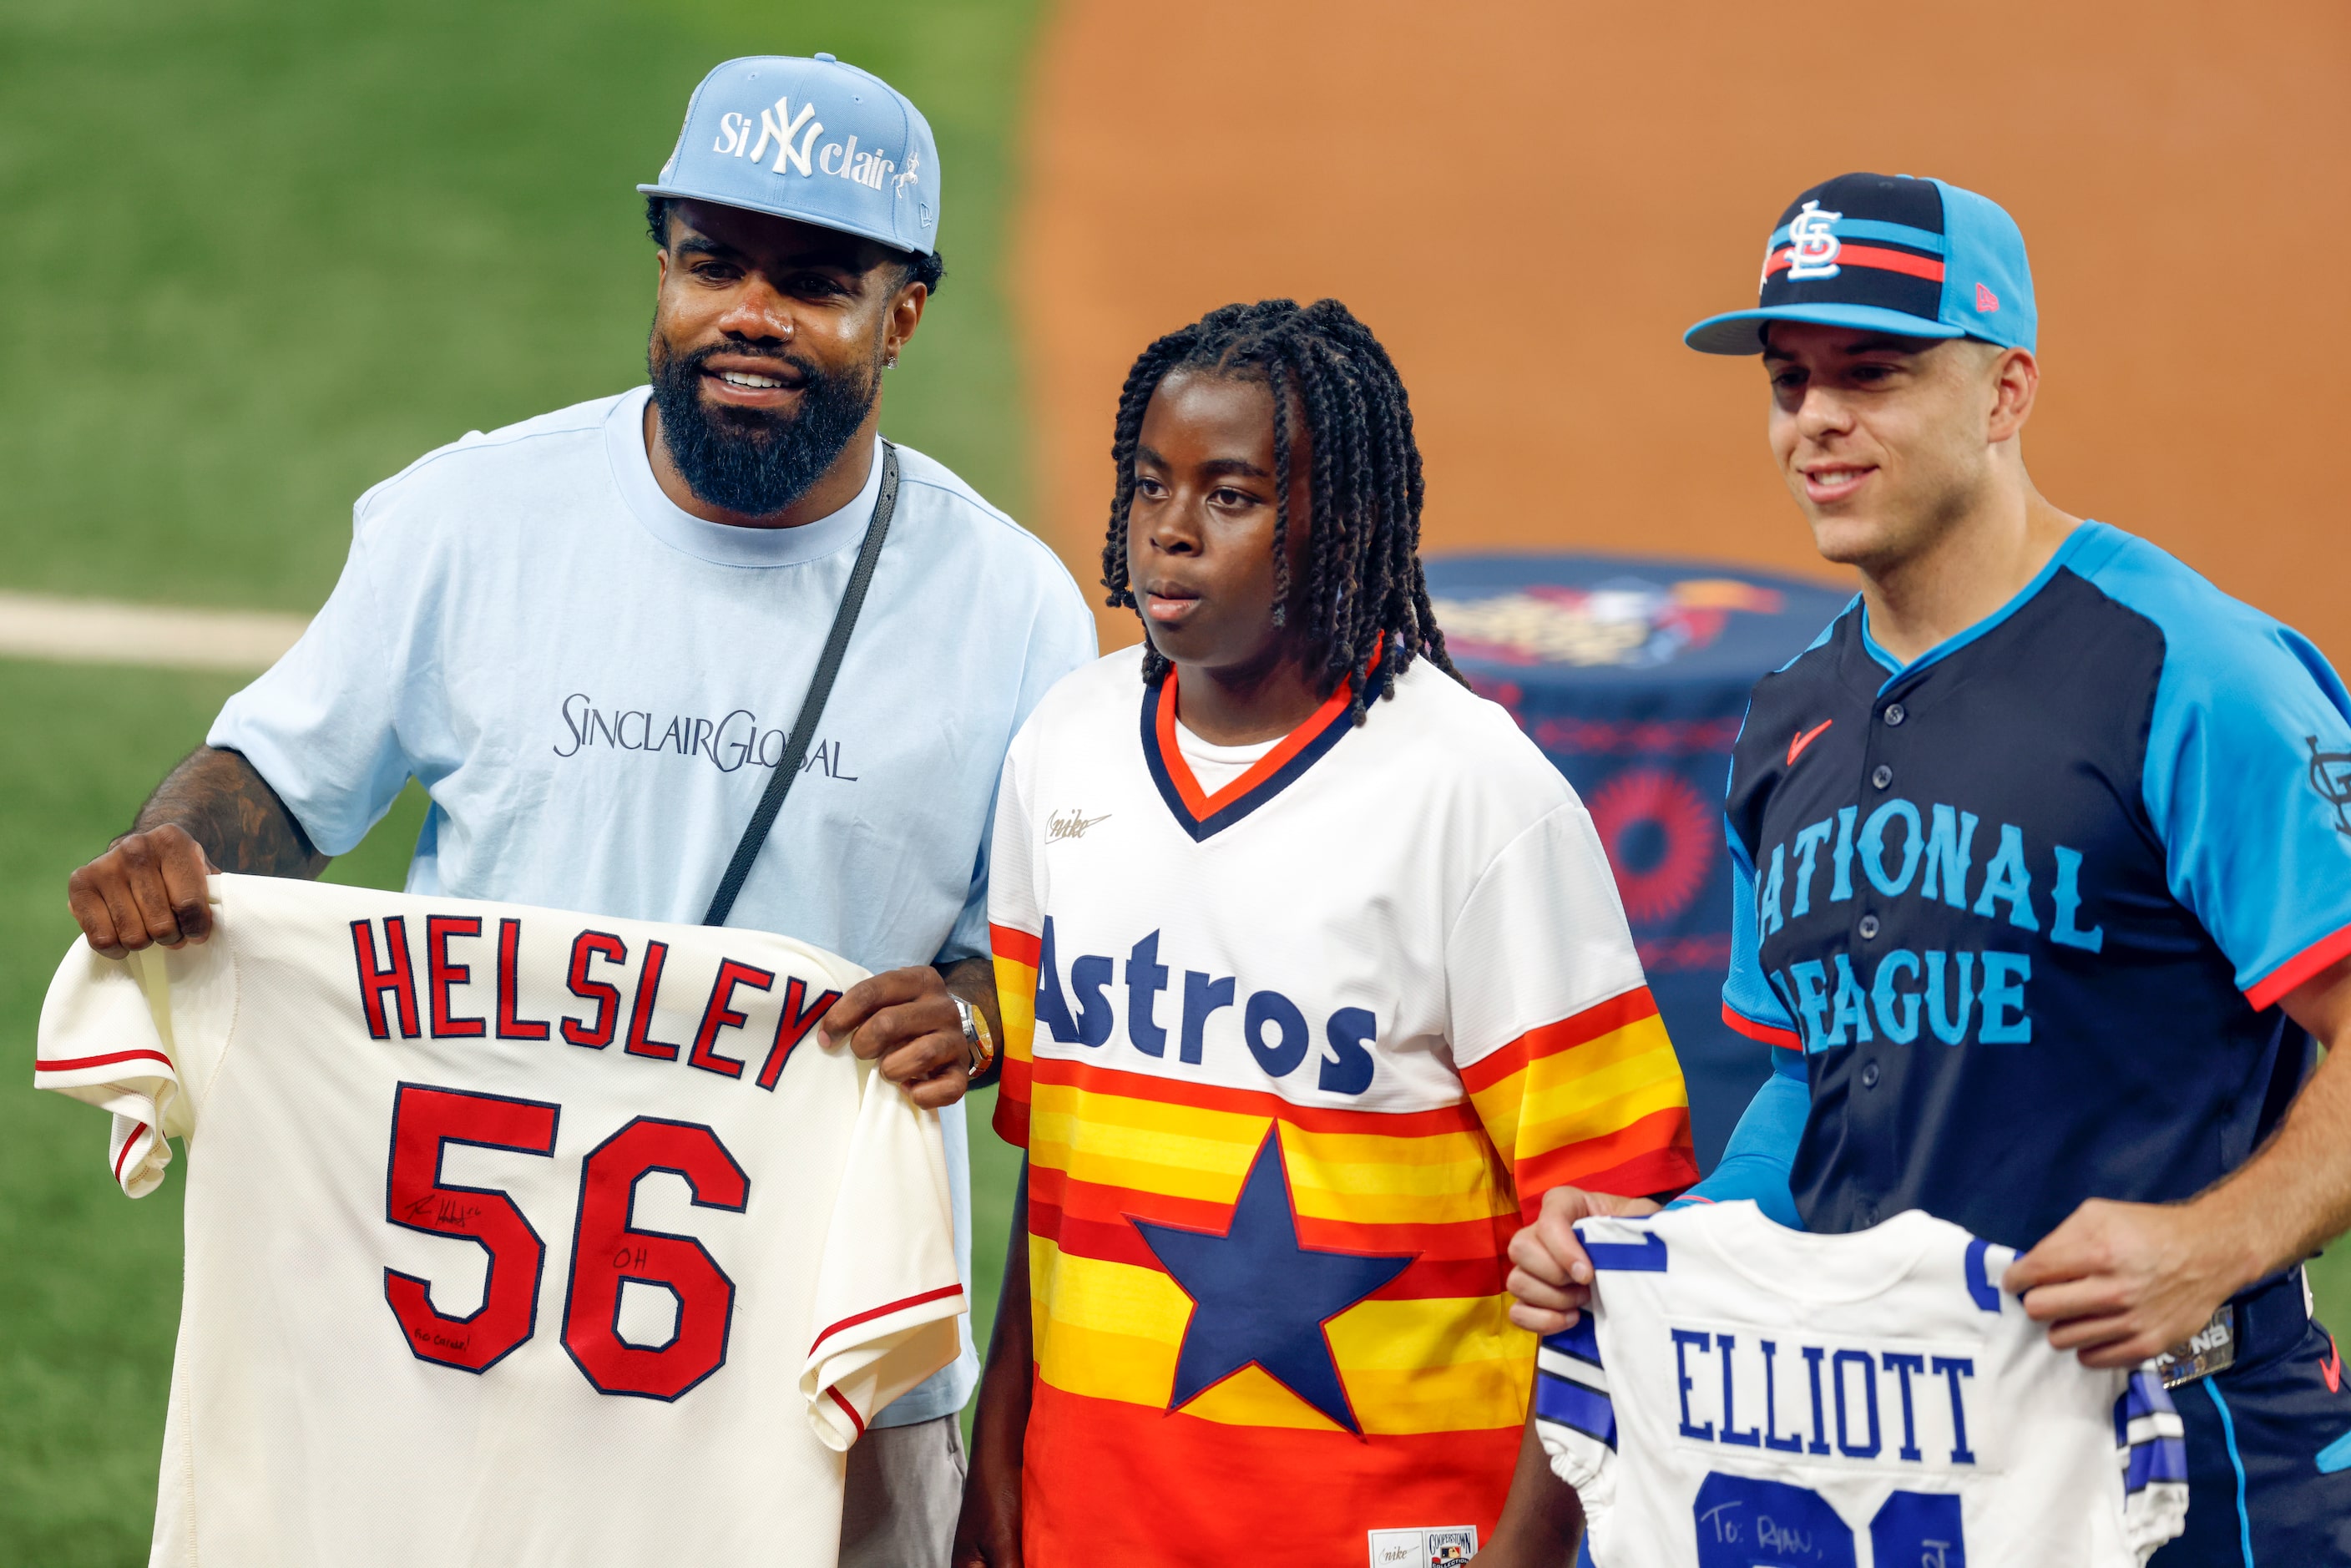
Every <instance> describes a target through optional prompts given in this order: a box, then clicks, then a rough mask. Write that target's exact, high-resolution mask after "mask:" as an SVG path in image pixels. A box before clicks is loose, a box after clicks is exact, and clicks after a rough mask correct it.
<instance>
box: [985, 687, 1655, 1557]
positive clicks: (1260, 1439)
mask: <svg viewBox="0 0 2351 1568" xmlns="http://www.w3.org/2000/svg"><path fill="white" fill-rule="evenodd" d="M1140 663H1141V653H1140V650H1139V649H1132V648H1131V649H1128V650H1126V651H1124V652H1123V653H1115V654H1113V655H1111V656H1110V657H1109V658H1106V659H1104V660H1102V661H1101V662H1100V663H1099V664H1095V665H1093V666H1092V667H1091V668H1089V669H1085V670H1081V671H1079V672H1078V673H1077V674H1073V675H1071V676H1070V677H1069V678H1067V679H1066V680H1064V681H1063V682H1062V683H1061V685H1059V686H1057V687H1056V688H1054V690H1053V691H1052V693H1051V694H1050V695H1048V696H1047V697H1046V699H1045V701H1044V703H1043V704H1042V705H1041V706H1040V707H1039V708H1038V710H1037V712H1036V714H1035V715H1034V716H1032V718H1031V719H1030V720H1029V724H1028V726H1027V727H1025V728H1024V729H1023V730H1022V732H1021V734H1020V736H1019V738H1018V739H1017V740H1016V741H1015V742H1014V743H1013V747H1012V750H1011V754H1010V756H1009V758H1008V760H1007V762H1006V765H1005V774H1004V785H1003V789H1002V793H1001V796H1000V800H999V805H998V817H997V829H996V845H995V852H994V866H993V870H992V882H991V886H990V895H989V920H990V923H991V925H992V927H993V933H992V934H993V940H994V945H995V952H996V965H997V980H998V990H999V993H1000V995H1001V997H1002V998H1003V1002H1004V1015H1005V1017H1004V1022H1005V1037H1006V1038H1005V1041H1004V1048H1005V1067H1004V1082H1003V1090H1002V1093H1001V1097H1000V1099H999V1101H998V1106H997V1113H996V1125H997V1129H998V1132H1000V1133H1001V1134H1003V1135H1004V1136H1005V1137H1006V1138H1008V1139H1009V1140H1010V1141H1012V1142H1013V1143H1015V1144H1017V1145H1021V1146H1022V1147H1024V1148H1026V1149H1027V1150H1028V1151H1029V1183H1028V1204H1029V1207H1028V1227H1029V1237H1028V1243H1029V1285H1030V1291H1031V1297H1032V1310H1033V1322H1034V1329H1035V1352H1036V1369H1037V1370H1036V1381H1035V1386H1034V1403H1033V1405H1032V1407H1031V1412H1030V1416H1029V1431H1028V1445H1027V1451H1026V1469H1025V1477H1026V1483H1027V1484H1026V1496H1025V1498H1024V1500H1023V1520H1022V1529H1023V1533H1024V1549H1025V1552H1026V1561H1028V1562H1029V1563H1030V1564H1031V1565H1032V1568H1056V1565H1059V1564H1065V1563H1107V1562H1118V1563H1194V1562H1203V1561H1223V1560H1231V1561H1241V1560H1250V1561H1270V1562H1280V1563H1301V1564H1306V1563H1344V1564H1347V1565H1348V1568H1355V1565H1356V1564H1360V1563H1364V1561H1365V1560H1366V1555H1365V1554H1366V1552H1367V1550H1369V1551H1370V1552H1374V1553H1375V1554H1376V1553H1378V1552H1382V1551H1386V1552H1391V1553H1393V1554H1394V1555H1393V1557H1392V1560H1394V1561H1398V1562H1408V1561H1411V1560H1412V1555H1411V1554H1412V1553H1413V1552H1419V1553H1420V1554H1421V1556H1422V1559H1423V1560H1426V1559H1427V1558H1428V1557H1429V1556H1432V1555H1435V1556H1440V1557H1441V1556H1442V1555H1443V1553H1444V1552H1448V1551H1454V1550H1456V1549H1461V1550H1468V1551H1474V1550H1475V1549H1476V1547H1477V1545H1478V1544H1479V1542H1482V1541H1483V1540H1485V1539H1486V1538H1487V1537H1489V1535H1490V1533H1491V1531H1492V1528H1493V1523H1494V1521H1495V1519H1496V1517H1497V1515H1498V1514H1499V1511H1500V1508H1501V1502H1502V1498H1503V1494H1504V1492H1505V1491H1506V1490H1507V1489H1508V1487H1509V1483H1510V1473H1511V1469H1512V1465H1513V1464H1514V1462H1515V1459H1516V1457H1517V1453H1518V1448H1519V1443H1520V1431H1521V1428H1522V1424H1523V1422H1524V1419H1525V1413H1526V1409H1527V1398H1528V1393H1529V1388H1530V1385H1531V1379H1532V1375H1533V1368H1534V1362H1533V1353H1534V1343H1533V1340H1532V1338H1531V1336H1530V1335H1527V1334H1525V1333H1522V1332H1520V1331H1519V1330H1517V1329H1515V1328H1513V1327H1511V1325H1510V1322H1509V1316H1508V1308H1509V1298H1508V1296H1507V1295H1506V1293H1505V1291H1504V1287H1503V1281H1504V1277H1505V1275H1506V1273H1507V1272H1508V1269H1507V1265H1506V1263H1505V1261H1504V1248H1505V1246H1506V1245H1507V1243H1508V1241H1509V1239H1510V1235H1511V1233H1512V1232H1513V1231H1514V1230H1515V1229H1516V1228H1518V1226H1519V1225H1520V1222H1521V1217H1522V1215H1524V1214H1528V1213H1531V1212H1532V1210H1533V1208H1534V1207H1535V1204H1536V1202H1537V1200H1538V1198H1539V1197H1540V1195H1541V1192H1542V1191H1543V1190H1544V1189H1545V1188H1548V1187H1551V1186H1557V1185H1559V1184H1561V1183H1575V1184H1578V1185H1581V1186H1590V1187H1594V1188H1599V1189H1602V1190H1606V1191H1611V1192H1619V1193H1633V1194H1638V1193H1649V1192H1655V1191H1658V1190H1660V1189H1664V1188H1668V1187H1675V1186H1681V1185H1683V1184H1685V1183H1687V1181H1689V1180H1690V1179H1691V1176H1692V1174H1693V1169H1692V1165H1691V1158H1690V1152H1689V1134H1688V1114H1687V1106H1686V1102H1685V1099H1684V1095H1683V1088H1682V1079H1681V1071H1680V1069H1679V1067H1678V1065H1677V1062H1676V1061H1675V1059H1674V1053H1673V1049H1672V1047H1671V1045H1670V1044H1669V1043H1668V1042H1667V1038H1666V1033H1665V1030H1664V1029H1663V1027H1662V1026H1661V1025H1660V1023H1659V1021H1658V1019H1657V1016H1656V1006H1655V1004H1654V1003H1653V1002H1652V1001H1651V1000H1650V998H1649V994H1648V991H1647V989H1646V986H1645V985H1644V983H1643V979H1642V975H1641V969H1640V965H1639V961H1638V960H1637V958H1636V957H1635V954H1634V950H1633V944H1632V940H1631V937H1630V936H1629V934H1628V932H1627V930H1626V928H1625V917H1624V914H1623V911H1622V909H1621V908H1620V907H1619V905H1618V903H1617V899H1616V893H1615V888H1614V883H1613V882H1612V881H1611V879H1610V875H1609V870H1608V865H1607V862H1606V860H1605V858H1604V855H1603V853H1602V851H1601V847H1600V843H1599V841H1598V839H1597V837H1596V836H1595V835H1594V833H1593V828H1592V823H1591V819H1590V818H1589V817H1588V816H1587V815H1586V814H1585V812H1584V810H1583V806H1582V804H1581V803H1579V802H1578V801H1577V800H1576V799H1575V796H1574V794H1573V791H1572V790H1571V789H1569V788H1568V787H1567V785H1566V783H1565V781H1564V780H1562V779H1561V778H1560V777H1559V775H1558V773H1557V772H1556V770H1554V769H1553V768H1551V767H1550V766H1549V764H1547V763H1546V762H1545V761H1544V759H1543V758H1542V756H1541V753H1539V752H1538V751H1537V750H1536V749H1535V748H1534V747H1533V746H1532V745H1531V743H1529V742H1528V741H1527V740H1526V739H1525V738H1524V737H1522V736H1520V734H1519V732H1518V731H1517V729H1516V728H1515V727H1513V726H1512V724H1511V722H1510V718H1509V716H1507V715H1506V714H1505V713H1504V712H1503V711H1502V710H1501V709H1500V708H1499V707H1496V706H1493V705H1492V704H1489V703H1487V702H1484V701H1482V700H1481V699H1479V698H1478V697H1475V696H1473V695H1470V693H1468V691H1467V690H1465V689H1464V688H1462V687H1461V686H1460V685H1458V684H1456V683H1455V682H1454V681H1453V680H1451V679H1450V678H1449V677H1447V675H1446V674H1444V673H1443V672H1442V671H1440V670H1437V669H1436V668H1434V667H1432V666H1430V665H1428V664H1425V663H1416V664H1414V665H1413V666H1412V668H1411V669H1410V670H1409V671H1408V672H1407V673H1406V674H1405V675H1404V676H1403V677H1402V678H1401V679H1400V680H1399V682H1398V683H1397V690H1396V695H1395V697H1394V698H1393V700H1390V701H1386V702H1381V703H1375V704H1374V705H1373V707H1372V711H1371V715H1370V717H1369V720H1368V722H1367V723H1365V724H1364V726H1362V727H1355V726H1353V725H1351V724H1350V723H1349V722H1348V717H1347V711H1346V701H1345V694H1344V692H1342V693H1340V694H1339V695H1337V696H1336V697H1334V698H1333V699H1332V701H1331V702H1330V703H1327V704H1325V705H1324V706H1323V707H1322V709H1321V711H1319V712H1317V713H1316V714H1315V715H1314V716H1312V717H1311V719H1309V720H1308V721H1307V722H1306V723H1305V724H1304V725H1302V726H1301V727H1299V728H1298V729H1297V730H1295V731H1294V732H1292V733H1291V734H1290V736H1288V737H1285V738H1284V739H1283V740H1281V741H1280V742H1279V743H1278V744H1276V745H1274V746H1273V747H1270V749H1269V750H1267V751H1266V752H1265V753H1264V755H1263V756H1261V757H1259V758H1257V759H1256V760H1255V761H1254V762H1253V763H1252V764H1251V765H1250V766H1249V767H1248V768H1246V770H1244V771H1240V772H1238V777H1233V778H1230V779H1222V780H1220V779H1217V778H1215V777H1214V776H1213V775H1212V776H1211V778H1210V779H1209V780H1208V781H1207V784H1206V785H1204V783H1203V781H1202V779H1200V778H1199V777H1197V776H1196V773H1195V770H1194V768H1192V766H1191V765H1190V764H1189V763H1188V762H1187V761H1186V756H1185V749H1186V746H1185V743H1186V739H1187V737H1183V736H1181V735H1179V732H1178V729H1177V726H1176V724H1175V708H1176V706H1177V704H1178V700H1179V699H1178V695H1177V677H1176V676H1175V675H1174V674H1171V675H1169V676H1168V677H1167V679H1166V680H1165V682H1164V683H1163V684H1162V685H1159V686H1157V687H1152V686H1147V685H1144V682H1143V680H1142V677H1141V672H1140ZM1192 744H1193V745H1194V746H1195V747H1196V742H1195V743H1192ZM1031 998H1033V1002H1034V1006H1033V1012H1032V1009H1031V1007H1030V1005H1029V1004H1030V1000H1031Z"/></svg>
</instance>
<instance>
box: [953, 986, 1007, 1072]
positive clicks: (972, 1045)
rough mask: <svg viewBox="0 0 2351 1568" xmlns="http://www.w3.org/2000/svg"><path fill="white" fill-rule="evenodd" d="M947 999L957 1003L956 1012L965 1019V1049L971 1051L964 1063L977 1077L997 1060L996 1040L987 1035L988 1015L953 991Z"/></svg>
mask: <svg viewBox="0 0 2351 1568" xmlns="http://www.w3.org/2000/svg"><path fill="white" fill-rule="evenodd" d="M947 1000H949V1001H951V1002H953V1003H955V1009H956V1013H957V1015H958V1016H960V1017H961V1018H962V1019H963V1043H964V1050H965V1051H967V1052H968V1053H969V1054H968V1056H967V1058H966V1059H965V1062H964V1065H965V1067H966V1068H967V1070H968V1071H970V1073H971V1075H972V1076H973V1077H974V1078H977V1077H978V1076H979V1075H980V1074H981V1073H983V1072H985V1071H987V1070H988V1068H989V1066H990V1065H992V1064H993V1063H994V1062H995V1061H996V1041H994V1040H990V1039H989V1038H988V1035H987V1014H985V1013H983V1012H981V1011H980V1010H979V1009H977V1008H976V1007H973V1006H972V1005H971V1004H970V1003H969V1002H967V1001H965V1000H964V999H963V998H961V997H958V996H956V995H955V994H954V993H953V992H949V993H948V995H947Z"/></svg>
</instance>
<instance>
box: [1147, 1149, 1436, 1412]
mask: <svg viewBox="0 0 2351 1568" xmlns="http://www.w3.org/2000/svg"><path fill="white" fill-rule="evenodd" d="M1130 1223H1132V1224H1133V1225H1134V1228H1135V1229H1137V1230H1139V1231H1141V1232H1142V1233H1143V1239H1144V1245H1146V1246H1148V1247H1149V1248H1150V1249H1151V1250H1152V1252H1153V1253H1154V1255H1155V1256H1156V1257H1157V1258H1158V1260H1159V1262H1160V1265H1161V1267H1163V1268H1165V1270H1167V1273H1168V1276H1169V1278H1171V1279H1173V1280H1174V1281H1175V1283H1176V1284H1177V1285H1179V1286H1181V1287H1182V1288H1183V1291H1184V1293H1185V1294H1186V1295H1187V1296H1189V1297H1191V1298H1192V1318H1191V1321H1190V1322H1188V1323H1186V1325H1185V1329H1184V1348H1183V1349H1182V1351H1181V1352H1180V1353H1178V1354H1177V1355H1176V1358H1175V1387H1174V1388H1173V1390H1172V1391H1171V1392H1170V1393H1169V1395H1168V1396H1167V1408H1168V1409H1170V1410H1180V1409H1182V1408H1183V1407H1184V1406H1186V1405H1187V1404H1189V1403H1190V1402H1191V1401H1192V1400H1193V1399H1194V1398H1196V1396H1199V1395H1200V1394H1202V1393H1203V1392H1205V1391H1206V1390H1207V1389H1208V1388H1209V1387H1211V1386H1213V1385H1216V1384H1218V1383H1221V1382H1223V1381H1224V1380H1225V1379H1226V1378H1228V1377H1230V1376H1231V1375H1233V1374H1234V1373H1236V1372H1238V1371H1240V1370H1241V1369H1242V1368H1244V1367H1247V1366H1249V1365H1252V1364H1253V1365H1256V1366H1259V1367H1262V1368H1264V1370H1265V1372H1266V1375H1268V1376H1270V1377H1271V1378H1272V1379H1273V1380H1274V1381H1275V1382H1277V1383H1279V1384H1280V1385H1282V1386H1283V1387H1284V1388H1287V1389H1289V1390H1290V1392H1291V1393H1292V1394H1295V1395H1297V1396H1298V1397H1300V1398H1301V1399H1303V1400H1304V1401H1306V1403H1307V1404H1309V1405H1311V1406H1314V1408H1315V1409H1317V1410H1319V1411H1321V1412H1322V1414H1323V1415H1325V1416H1329V1417H1330V1418H1331V1419H1332V1421H1333V1422H1335V1423H1337V1424H1338V1425H1339V1426H1341V1427H1345V1428H1346V1429H1347V1430H1348V1431H1350V1432H1353V1433H1355V1434H1356V1435H1357V1436H1359V1437H1360V1436H1361V1435H1362V1433H1363V1427H1360V1426H1359V1425H1357V1423H1356V1421H1355V1412H1354V1410H1353V1407H1352V1406H1349V1404H1348V1402H1347V1391H1346V1389H1345V1387H1344V1386H1343V1385H1341V1383H1340V1381H1339V1367H1338V1364H1337V1363H1336V1362H1334V1361H1333V1360H1332V1356H1331V1342H1330V1341H1329V1340H1328V1339H1327V1338H1325V1337H1324V1336H1323V1332H1322V1325H1323V1324H1324V1323H1326V1322H1330V1321H1331V1320H1332V1318H1334V1317H1337V1316H1338V1315H1339V1314H1340V1313H1341V1312H1345V1311H1346V1310H1347V1309H1348V1308H1349V1307H1352V1306H1353V1305H1354V1304H1355V1303H1356V1302H1357V1301H1362V1300H1363V1299H1364V1297H1366V1296H1368V1295H1370V1294H1371V1293H1372V1292H1373V1291H1376V1290H1378V1289H1379V1288H1380V1287H1381V1286H1383V1285H1384V1284H1386V1283H1387V1282H1388V1281H1391V1280H1393V1279H1395V1277H1396V1276H1397V1275H1398V1274H1401V1273H1403V1272H1404V1271H1405V1268H1406V1266H1407V1265H1409V1264H1410V1263H1411V1262H1412V1257H1411V1256H1410V1255H1406V1256H1402V1257H1384V1258H1382V1257H1364V1256H1362V1255H1359V1254H1357V1253H1353V1252H1322V1251H1317V1250H1315V1249H1312V1248H1311V1247H1301V1246H1300V1245H1299V1242H1298V1220H1297V1217H1296V1215H1295V1214H1294V1213H1293V1211H1292V1210H1291V1207H1290V1176H1289V1172H1288V1170H1287V1168H1286V1167H1285V1166H1283V1164H1282V1157H1281V1136H1280V1132H1279V1131H1278V1130H1269V1131H1268V1132H1267V1134H1266V1138H1265V1142H1264V1143H1263V1144H1262V1145H1259V1149H1258V1152H1257V1159H1256V1161H1255V1162H1254V1163H1253V1164H1251V1166H1249V1179H1248V1180H1247V1181H1245V1182H1243V1183H1242V1184H1241V1195H1240V1197H1239V1198H1238V1200H1237V1201H1236V1202H1235V1203H1234V1205H1233V1219H1232V1224H1231V1225H1230V1226H1229V1227H1228V1228H1227V1229H1226V1231H1225V1233H1224V1234H1223V1235H1222V1236H1209V1235H1205V1234H1203V1233H1201V1232H1199V1231H1196V1230H1178V1229H1176V1228H1175V1227H1173V1226H1168V1225H1155V1224H1153V1223H1151V1222H1150V1221H1148V1220H1143V1219H1131V1220H1130Z"/></svg>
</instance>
